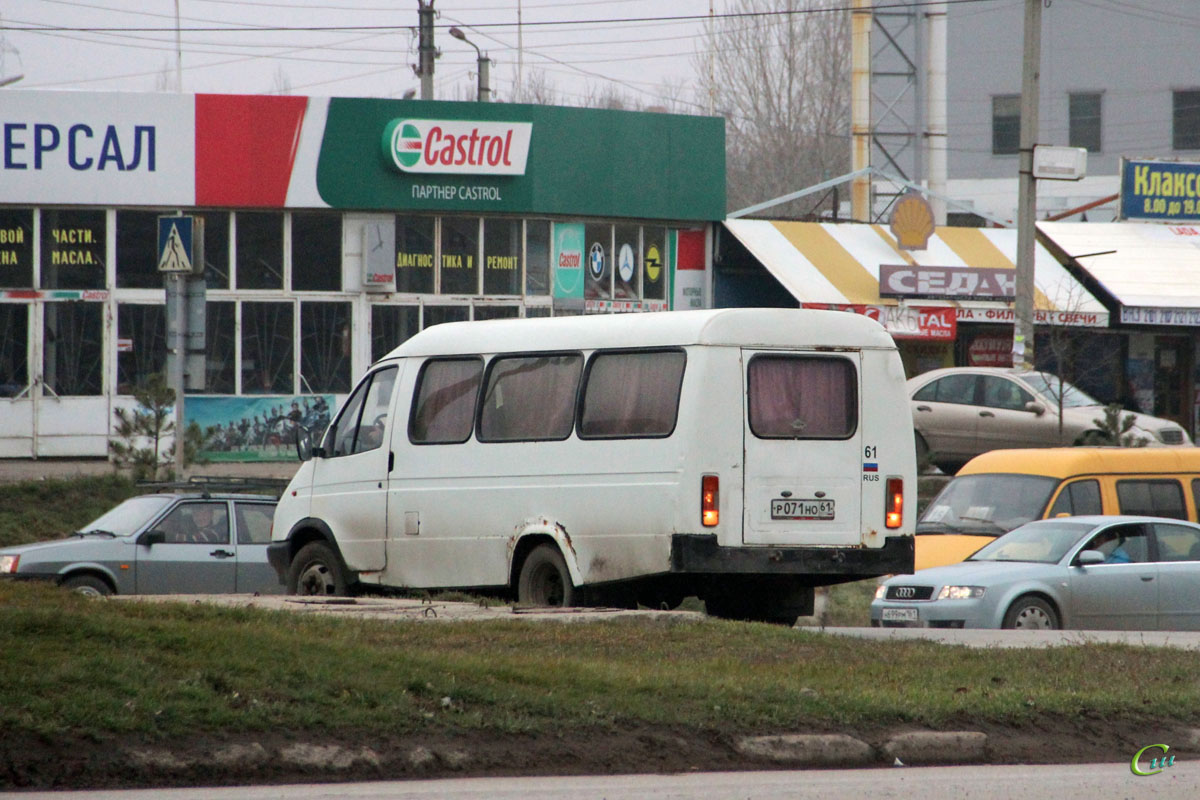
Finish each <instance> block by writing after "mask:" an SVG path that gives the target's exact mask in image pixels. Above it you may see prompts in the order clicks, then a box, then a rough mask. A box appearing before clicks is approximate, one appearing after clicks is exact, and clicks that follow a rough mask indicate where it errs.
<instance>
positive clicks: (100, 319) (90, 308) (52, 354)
mask: <svg viewBox="0 0 1200 800" xmlns="http://www.w3.org/2000/svg"><path fill="white" fill-rule="evenodd" d="M45 318H46V321H45V330H44V332H43V343H42V355H43V362H42V373H43V382H44V383H45V387H46V389H47V394H52V395H56V396H58V397H65V396H68V395H74V396H87V395H98V394H100V392H101V388H102V381H101V375H102V374H103V373H102V366H103V363H104V353H103V350H102V349H101V344H100V343H101V337H102V336H103V332H104V305H103V304H101V303H83V302H73V303H47V304H46V307H45Z"/></svg>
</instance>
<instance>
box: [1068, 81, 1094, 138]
mask: <svg viewBox="0 0 1200 800" xmlns="http://www.w3.org/2000/svg"><path fill="white" fill-rule="evenodd" d="M1068 112H1069V116H1070V120H1069V133H1068V138H1069V140H1070V144H1071V147H1086V148H1087V150H1088V152H1089V153H1099V152H1100V93H1099V92H1079V93H1076V94H1072V95H1071V96H1070V97H1069V98H1068Z"/></svg>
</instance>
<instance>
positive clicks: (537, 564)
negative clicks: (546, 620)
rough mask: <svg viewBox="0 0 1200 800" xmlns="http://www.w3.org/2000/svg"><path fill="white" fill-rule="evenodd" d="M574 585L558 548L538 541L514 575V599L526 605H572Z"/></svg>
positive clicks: (574, 592) (574, 593)
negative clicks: (515, 581)
mask: <svg viewBox="0 0 1200 800" xmlns="http://www.w3.org/2000/svg"><path fill="white" fill-rule="evenodd" d="M575 596H576V591H575V585H574V584H573V583H571V573H570V572H569V571H568V570H567V562H566V560H564V559H563V557H562V553H560V552H558V548H557V547H555V546H554V545H551V544H540V545H538V546H537V547H535V548H534V549H533V550H532V551H531V552H530V553H529V555H528V556H527V557H526V558H525V563H524V564H522V565H521V575H520V577H518V578H517V602H518V603H520V604H521V605H527V606H573V605H575Z"/></svg>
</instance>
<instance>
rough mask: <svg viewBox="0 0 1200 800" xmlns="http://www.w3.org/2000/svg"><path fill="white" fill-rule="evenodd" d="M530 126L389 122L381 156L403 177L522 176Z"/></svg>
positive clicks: (531, 126)
mask: <svg viewBox="0 0 1200 800" xmlns="http://www.w3.org/2000/svg"><path fill="white" fill-rule="evenodd" d="M532 133H533V123H531V122H471V121H467V120H457V119H455V120H436V119H394V120H392V121H391V122H389V123H388V124H387V126H386V127H385V128H384V131H383V153H384V157H385V158H386V159H387V161H388V163H390V164H392V165H394V166H395V167H396V169H398V170H401V171H402V172H436V173H443V174H445V173H449V174H455V175H524V174H525V161H526V159H527V157H528V156H529V139H530V136H531V135H532Z"/></svg>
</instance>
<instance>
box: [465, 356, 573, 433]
mask: <svg viewBox="0 0 1200 800" xmlns="http://www.w3.org/2000/svg"><path fill="white" fill-rule="evenodd" d="M582 367H583V357H582V356H579V355H575V354H571V355H537V356H522V357H516V358H497V359H493V361H492V363H491V367H490V368H489V369H488V380H487V389H486V390H485V391H484V394H483V404H482V408H481V409H480V414H479V441H481V442H527V441H539V440H559V439H565V438H567V437H568V436H570V435H571V429H572V428H573V427H575V396H576V393H577V392H578V388H579V375H580V372H581V371H582Z"/></svg>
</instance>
